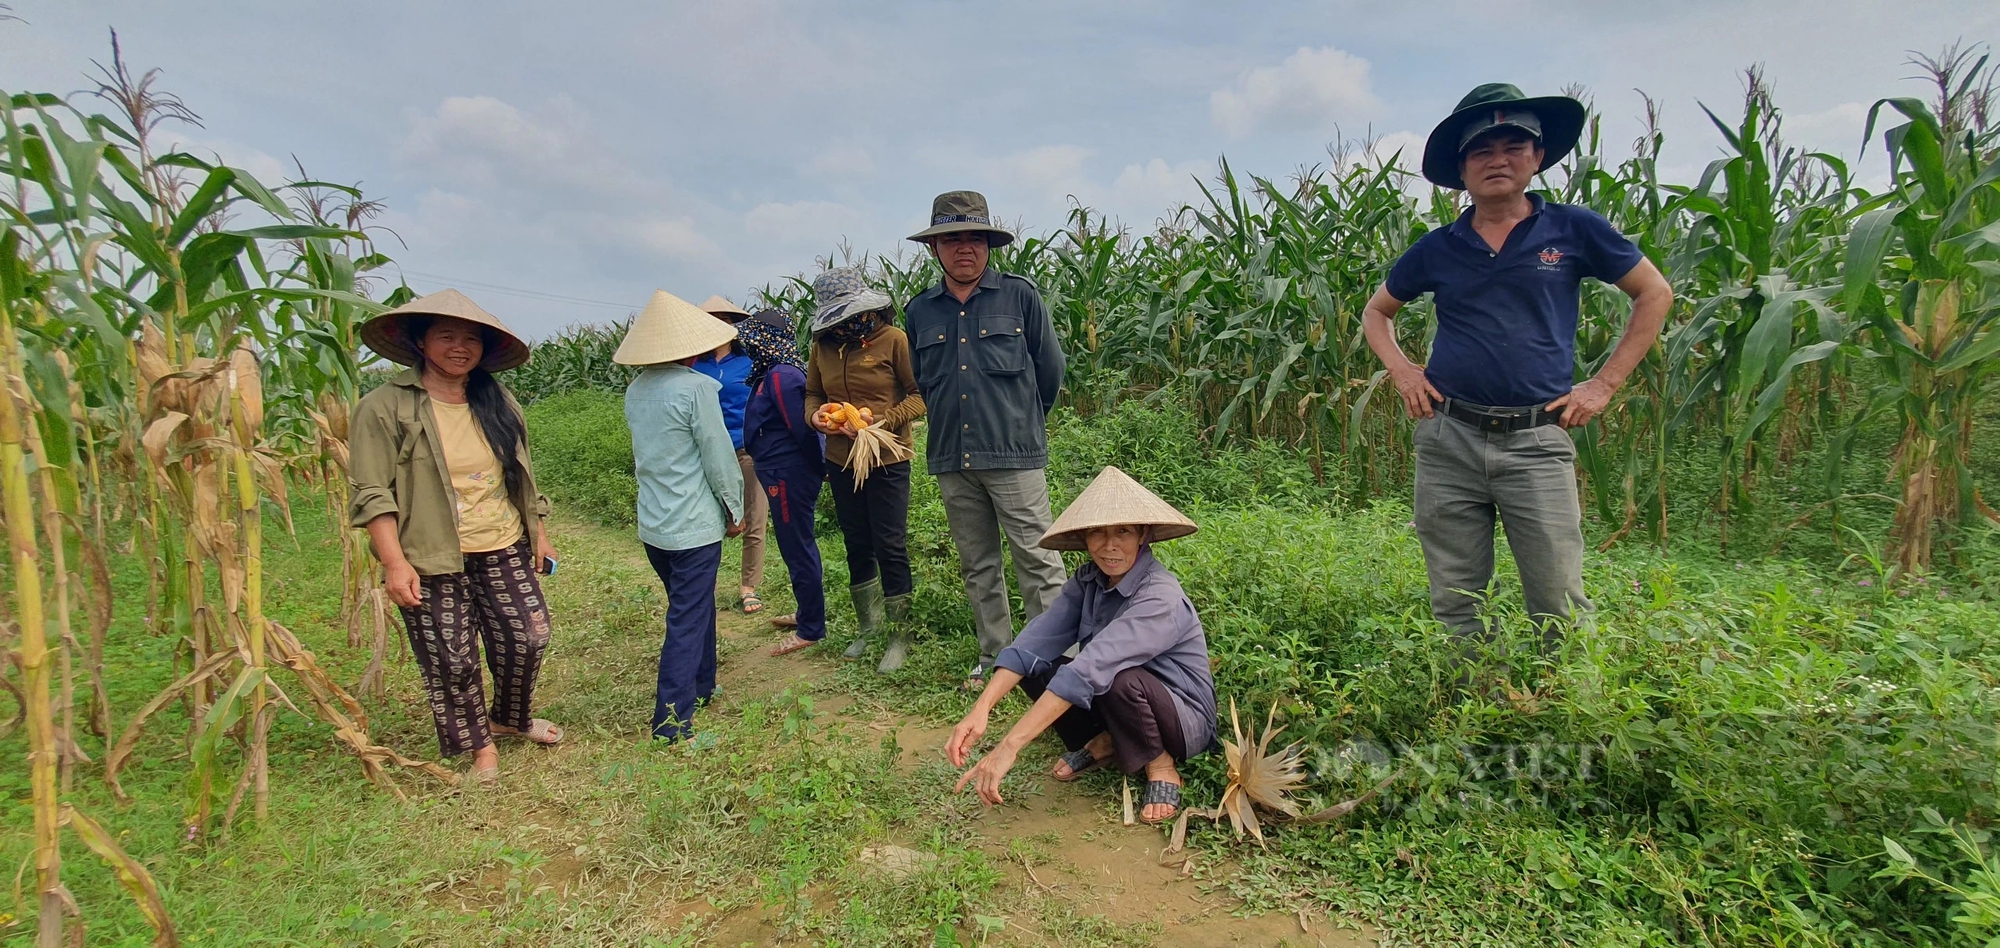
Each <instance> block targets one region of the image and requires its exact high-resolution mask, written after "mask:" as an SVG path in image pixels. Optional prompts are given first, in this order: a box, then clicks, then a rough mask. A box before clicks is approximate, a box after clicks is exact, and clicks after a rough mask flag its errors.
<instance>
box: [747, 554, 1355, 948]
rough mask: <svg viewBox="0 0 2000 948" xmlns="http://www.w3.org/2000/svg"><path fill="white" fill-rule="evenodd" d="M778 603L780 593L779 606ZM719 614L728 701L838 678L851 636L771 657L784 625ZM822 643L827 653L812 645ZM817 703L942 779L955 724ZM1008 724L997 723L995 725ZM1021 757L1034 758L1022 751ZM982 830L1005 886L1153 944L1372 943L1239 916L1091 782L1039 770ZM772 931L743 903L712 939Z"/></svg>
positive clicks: (1295, 923)
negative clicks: (880, 736) (1142, 934)
mask: <svg viewBox="0 0 2000 948" xmlns="http://www.w3.org/2000/svg"><path fill="white" fill-rule="evenodd" d="M774 559H775V558H774ZM773 565H774V566H775V565H776V564H775V563H774V564H773ZM734 593H735V589H734V588H733V586H725V587H723V588H721V589H720V590H719V592H718V596H719V597H721V598H720V601H722V602H733V601H734V598H735V597H734ZM776 605H777V604H776V603H773V607H774V609H775V607H776ZM828 606H829V608H841V606H842V604H841V603H839V602H829V604H828ZM721 615H722V619H721V624H720V646H719V651H720V653H721V667H720V670H719V673H718V677H719V680H720V683H721V686H722V688H723V693H724V700H725V701H731V700H741V699H748V698H756V697H762V696H767V695H771V694H776V693H778V692H780V691H782V690H784V689H786V688H790V687H794V686H799V685H807V686H823V685H829V684H830V683H831V679H832V677H833V675H834V674H835V666H834V664H833V663H834V662H837V661H839V659H838V653H837V651H836V650H837V649H838V648H841V647H843V646H844V645H845V642H835V641H829V642H828V643H826V644H824V645H820V646H815V647H814V648H812V649H808V650H806V651H804V652H800V653H795V654H793V655H788V656H783V657H778V658H773V657H771V656H770V655H769V654H768V650H769V648H770V647H771V645H773V644H774V643H776V642H777V641H778V640H779V638H780V633H779V632H777V631H776V630H774V629H773V628H772V627H771V626H770V624H769V623H768V622H767V621H765V618H764V617H763V616H762V615H760V616H757V617H751V616H745V615H742V614H740V613H738V612H735V611H733V610H724V611H723V612H722V613H721ZM822 649H824V650H826V651H825V654H815V653H818V652H820V651H821V650H822ZM828 690H833V689H828ZM818 708H819V709H820V710H821V711H823V712H826V713H829V714H836V715H848V716H849V717H850V719H852V718H853V717H855V716H858V715H862V714H865V715H866V716H867V717H866V721H865V723H864V724H862V726H863V727H865V728H867V729H869V730H871V731H874V732H878V733H885V734H886V733H890V732H893V733H894V734H895V735H896V742H897V745H898V746H899V747H901V748H902V750H903V759H902V765H903V766H904V767H905V768H906V769H907V770H908V771H909V772H910V773H911V774H912V776H913V777H917V776H918V772H919V771H920V770H922V771H924V773H923V777H924V778H926V779H943V777H942V775H934V773H933V772H934V771H935V770H936V769H937V767H936V766H935V765H939V764H945V759H944V754H943V747H944V742H945V739H946V737H947V736H949V733H950V728H949V727H941V726H938V725H937V724H935V723H934V722H930V721H925V720H921V719H917V718H912V717H908V716H905V715H900V714H897V713H895V712H893V711H891V710H889V709H886V708H879V707H866V706H863V705H860V704H857V703H856V702H855V701H854V699H853V698H852V697H850V696H849V695H847V694H844V693H834V694H830V695H828V696H827V697H826V698H825V699H824V700H819V701H818ZM1003 725H1004V722H1001V721H996V722H995V727H996V728H998V727H1001V726H1003ZM945 765H946V766H948V764H945ZM1022 766H1023V767H1031V766H1035V765H1033V764H1030V763H1025V762H1024V763H1023V764H1022ZM1039 770H1040V768H1039V767H1036V771H1037V772H1039ZM980 834H981V840H980V848H981V849H983V850H984V851H985V852H986V853H987V854H988V855H989V856H990V857H992V859H993V861H994V864H995V865H998V866H1002V867H1004V871H1005V874H1006V881H1005V882H1004V883H1003V884H1002V887H1001V888H1002V889H1004V890H1007V891H1009V892H1012V893H1018V895H1019V897H1020V898H1021V899H1023V900H1024V902H1026V903H1028V904H1031V905H1032V904H1037V903H1039V902H1041V901H1042V900H1047V899H1053V900H1058V901H1060V902H1062V903H1066V905H1067V907H1068V908H1069V909H1070V910H1071V912H1070V913H1061V914H1074V915H1077V916H1086V917H1087V916H1093V915H1094V916H1102V917H1103V918H1105V919H1107V920H1108V921H1110V922H1112V923H1115V924H1116V925H1118V926H1121V927H1126V928H1130V929H1133V930H1139V931H1145V930H1150V931H1152V932H1153V933H1154V938H1153V942H1154V943H1156V944H1177V945H1184V946H1202V945H1294V946H1324V948H1354V946H1368V945H1373V944H1375V939H1374V938H1373V937H1372V935H1370V934H1369V933H1366V932H1356V931H1354V930H1352V929H1345V930H1343V929H1337V928H1334V927H1333V926H1332V925H1331V924H1330V923H1329V922H1328V920H1327V919H1326V918H1325V917H1323V916H1322V917H1318V918H1301V917H1296V916H1288V915H1279V914H1271V915H1262V916H1252V917H1247V918H1246V917H1238V916H1237V915H1235V914H1233V913H1234V912H1237V911H1239V910H1240V907H1241V905H1240V903H1239V902H1237V901H1236V900H1235V899H1234V898H1231V897H1230V896H1228V895H1226V894H1222V893H1219V892H1211V893H1204V892H1203V891H1202V890H1201V888H1200V885H1199V883H1198V882H1197V881H1196V880H1195V879H1194V878H1192V877H1191V875H1190V872H1191V869H1192V867H1191V866H1190V865H1188V863H1187V860H1186V857H1174V858H1171V859H1168V864H1166V865H1162V860H1163V858H1167V857H1163V856H1162V854H1161V850H1162V848H1163V846H1164V845H1165V842H1166V840H1165V837H1164V834H1162V832H1161V831H1160V830H1159V829H1157V828H1155V827H1148V826H1144V825H1135V826H1125V825H1123V820H1122V818H1121V817H1120V815H1119V813H1118V806H1117V805H1116V801H1114V800H1112V799H1109V798H1106V797H1105V796H1103V795H1102V794H1101V793H1098V792H1094V791H1092V790H1090V789H1088V788H1082V787H1075V786H1069V785H1064V784H1061V783H1058V782H1057V781H1056V780H1055V779H1054V778H1052V777H1048V776H1042V777H1041V778H1040V779H1039V780H1037V781H1036V782H1034V783H1033V784H1032V785H1031V786H1030V789H1029V791H1028V793H1026V794H1024V795H1019V796H1016V797H1012V798H1010V799H1009V801H1008V803H1007V805H1005V806H1001V807H996V808H993V809H990V810H986V811H985V812H984V813H983V815H982V817H981V823H980ZM1046 915H1047V913H1043V916H1044V917H1046ZM772 934H774V931H773V930H772V929H770V928H769V926H768V925H766V924H764V923H763V921H762V920H761V919H760V918H757V917H756V915H755V913H753V912H749V911H747V910H746V911H742V912H738V913H735V914H734V915H733V916H732V917H729V918H726V919H724V920H722V923H721V924H720V925H719V926H718V928H717V930H716V933H715V936H714V940H713V943H714V944H717V945H735V944H739V943H742V942H750V943H756V944H762V943H765V941H764V940H767V939H768V937H769V936H771V935H772ZM760 939H763V940H760ZM1048 942H1049V936H1048V935H1047V934H1046V933H1043V932H1038V931H1035V930H1034V929H1032V928H1029V927H1026V926H1024V925H1021V924H1020V923H1018V922H1014V921H1010V922H1009V923H1008V925H1007V927H1006V929H1004V930H1003V931H1001V932H997V933H995V934H994V935H993V936H992V938H991V939H989V940H988V941H986V942H983V944H1023V945H1028V944H1046V943H1048Z"/></svg>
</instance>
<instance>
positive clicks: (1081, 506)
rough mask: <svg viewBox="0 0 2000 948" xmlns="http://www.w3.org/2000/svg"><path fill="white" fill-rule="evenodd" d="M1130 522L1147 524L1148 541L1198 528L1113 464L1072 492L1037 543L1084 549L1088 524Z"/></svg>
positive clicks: (1049, 547) (1054, 547)
mask: <svg viewBox="0 0 2000 948" xmlns="http://www.w3.org/2000/svg"><path fill="white" fill-rule="evenodd" d="M1120 523H1130V524H1135V525H1139V526H1147V527H1151V528H1153V529H1152V535H1151V536H1150V537H1149V538H1148V541H1149V542H1152V543H1158V542H1160V541H1161V540H1175V539H1179V538H1181V537H1184V536H1188V535H1189V534H1192V533H1194V532H1195V531H1196V530H1197V529H1200V528H1198V527H1196V526H1195V525H1194V521H1192V520H1189V519H1188V518H1187V514H1184V513H1181V512H1180V511H1178V510H1176V509H1174V505H1173V504H1170V503H1167V502H1166V501H1164V500H1161V499H1160V497H1159V495H1158V494H1155V493H1153V492H1152V491H1149V490H1147V489H1146V488H1145V485H1143V484H1140V483H1139V482H1138V481H1135V480H1133V479H1132V477H1131V475H1129V474H1126V473H1125V472H1124V471H1121V470H1119V469H1117V468H1116V467H1106V468H1105V469H1104V470H1103V471H1101V472H1099V473H1098V475H1097V479H1096V480H1093V481H1091V482H1090V486H1089V487H1086V488H1084V489H1083V493H1081V494H1078V495H1076V500H1074V501H1071V502H1070V505H1069V508H1068V509H1066V510H1064V511H1063V512H1062V516H1060V517H1057V518H1056V522H1055V523H1054V524H1052V525H1050V527H1049V532H1047V533H1044V534H1042V540H1041V542H1040V543H1039V544H1037V545H1038V546H1040V547H1041V548H1042V549H1044V550H1081V549H1085V546H1084V542H1083V538H1084V534H1086V533H1088V532H1089V531H1090V529H1091V528H1092V527H1109V526H1113V525H1115V524H1120Z"/></svg>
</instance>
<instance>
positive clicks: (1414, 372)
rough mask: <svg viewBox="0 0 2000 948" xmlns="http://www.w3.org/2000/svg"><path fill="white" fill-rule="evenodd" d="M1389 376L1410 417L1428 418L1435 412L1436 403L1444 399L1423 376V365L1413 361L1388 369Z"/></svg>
mask: <svg viewBox="0 0 2000 948" xmlns="http://www.w3.org/2000/svg"><path fill="white" fill-rule="evenodd" d="M1389 378H1390V380H1391V381H1393V382H1395V383H1396V392H1397V394H1399V395H1401V396H1403V408H1404V409H1405V410H1407V411H1409V413H1410V417H1411V418H1429V417H1430V416H1432V415H1434V414H1436V413H1437V409H1436V407H1435V406H1436V405H1437V403H1438V402H1441V401H1444V396H1443V395H1439V394H1438V390H1437V389H1435V388H1432V387H1431V380H1430V379H1427V378H1425V377H1424V367H1423V366H1421V365H1417V364H1416V363H1414V362H1412V363H1409V364H1408V365H1406V366H1405V367H1403V368H1400V369H1390V370H1389Z"/></svg>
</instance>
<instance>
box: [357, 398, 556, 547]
mask: <svg viewBox="0 0 2000 948" xmlns="http://www.w3.org/2000/svg"><path fill="white" fill-rule="evenodd" d="M507 402H508V404H510V405H513V404H514V396H512V395H508V396H507ZM514 410H515V411H517V412H518V411H520V410H521V406H519V405H514ZM347 450H348V459H347V483H348V489H349V491H351V495H350V498H349V503H348V523H349V524H350V525H352V526H356V527H366V526H368V521H370V520H373V519H375V518H376V517H379V516H381V515H383V514H394V515H395V516H396V536H397V538H398V539H399V540H400V541H401V542H402V546H403V558H404V559H407V560H409V561H410V565H411V566H412V567H414V568H415V569H416V571H417V574H418V575H420V576H438V575H443V574H448V573H463V572H465V554H463V553H460V552H459V549H458V492H457V491H455V490H453V489H452V486H451V468H450V467H449V466H447V465H446V463H445V457H444V445H443V442H442V441H440V440H439V438H438V429H437V418H436V416H435V415H433V414H432V413H431V396H430V393H429V392H427V391H425V390H424V382H423V374H422V373H421V372H419V371H418V370H416V369H409V370H406V371H404V372H402V373H400V374H398V375H397V376H396V377H395V378H393V379H390V380H389V381H387V382H384V383H382V384H381V385H380V386H377V387H376V389H375V390H374V391H372V392H369V393H368V394H366V395H364V396H362V397H361V403H360V404H359V405H356V406H355V408H354V421H353V422H352V423H351V425H350V426H349V431H348V442H347ZM521 468H522V470H523V471H524V472H526V473H527V474H528V477H527V478H526V480H525V481H524V482H523V483H522V485H521V487H522V490H521V492H520V493H519V494H515V495H513V496H512V497H510V498H509V499H510V500H512V501H513V502H514V508H515V509H516V510H519V511H520V512H521V526H522V527H524V528H525V529H526V530H527V531H528V536H529V538H531V539H532V538H533V537H534V535H535V523H536V520H537V518H541V517H546V516H548V515H549V499H548V498H547V497H544V496H542V495H541V494H540V493H538V492H537V491H536V490H535V476H534V473H533V471H534V463H533V462H532V461H530V460H529V459H528V446H527V445H525V444H523V445H521Z"/></svg>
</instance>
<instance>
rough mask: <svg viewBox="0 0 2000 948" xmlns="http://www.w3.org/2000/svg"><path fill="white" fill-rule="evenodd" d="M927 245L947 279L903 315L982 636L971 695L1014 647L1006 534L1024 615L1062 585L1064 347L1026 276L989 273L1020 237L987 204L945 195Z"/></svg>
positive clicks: (925, 235)
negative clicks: (1051, 466)
mask: <svg viewBox="0 0 2000 948" xmlns="http://www.w3.org/2000/svg"><path fill="white" fill-rule="evenodd" d="M910 239H911V240H914V241H917V242H918V243H921V244H924V245H925V246H927V247H929V248H930V250H931V254H932V255H933V256H935V257H936V258H937V260H938V264H939V265H940V266H941V267H942V268H943V270H944V279H943V280H942V281H941V282H940V283H939V284H938V285H937V286H934V287H932V288H930V289H928V290H926V291H924V292H923V293H921V294H918V296H917V298H916V299H913V300H911V301H910V302H909V304H908V305H907V306H905V307H904V309H903V312H904V316H905V321H906V323H907V324H908V326H909V335H910V346H911V348H912V350H913V351H914V352H915V354H916V365H917V387H918V388H919V389H921V390H922V393H923V396H924V404H925V405H927V406H928V407H929V411H930V431H929V434H928V435H927V442H928V467H929V469H930V472H931V474H932V475H934V476H935V477H937V479H938V492H939V493H940V494H941V495H942V496H943V498H944V506H945V517H946V519H947V520H948V521H949V523H950V525H951V539H952V543H953V544H954V545H955V546H957V547H958V559H959V571H960V573H961V574H962V575H963V576H964V577H965V594H966V597H967V598H969V599H971V600H972V610H973V615H974V619H975V623H976V625H977V627H978V630H979V664H978V665H977V666H976V667H974V668H973V669H972V670H971V671H970V672H968V673H967V676H966V679H967V681H966V684H967V686H968V687H971V688H973V689H975V690H976V689H978V688H982V687H984V685H985V678H986V673H987V672H988V671H989V670H991V669H992V667H993V661H994V659H995V658H997V657H998V656H999V654H1000V650H1001V649H1003V648H1006V647H1007V644H1008V643H1009V642H1011V641H1013V639H1014V624H1013V615H1012V612H1011V610H1010V609H1009V607H1008V603H1007V580H1006V576H1005V574H1004V573H1002V571H1001V557H1000V537H1001V534H1002V533H1003V532H1004V533H1005V534H1006V537H1007V544H1008V546H1009V547H1011V548H1012V550H1013V554H1014V577H1015V580H1016V581H1017V582H1018V583H1019V585H1020V587H1021V602H1022V605H1023V607H1024V608H1025V610H1026V612H1027V618H1028V619H1033V618H1034V617H1036V616H1038V615H1041V614H1042V610H1044V609H1046V608H1048V605H1049V603H1050V602H1052V601H1054V599H1055V597H1056V594H1057V593H1058V592H1060V591H1061V589H1062V584H1063V580H1064V579H1065V578H1066V574H1065V571H1064V569H1063V562H1062V556H1061V554H1058V553H1055V552H1052V551H1049V550H1044V549H1042V548H1041V547H1040V546H1039V545H1038V544H1039V542H1040V540H1041V537H1042V534H1043V533H1045V532H1047V530H1048V528H1049V523H1050V521H1051V520H1052V519H1053V518H1052V517H1051V516H1050V514H1049V487H1048V480H1047V479H1046V478H1045V477H1044V476H1043V473H1042V469H1043V468H1044V467H1045V466H1046V465H1047V464H1048V456H1049V448H1048V422H1047V419H1048V413H1049V410H1050V409H1052V408H1054V407H1055V403H1056V395H1057V393H1059V392H1060V391H1061V390H1062V379H1063V354H1062V345H1061V343H1060V341H1059V340H1058V339H1057V338H1056V332H1055V325H1054V323H1053V322H1052V321H1050V319H1049V311H1048V308H1047V307H1045V306H1043V305H1042V295H1041V292H1040V291H1039V290H1037V289H1036V288H1035V284H1034V283H1033V282H1032V281H1030V280H1028V279H1027V278H1026V277H1020V276H1015V275H1014V274H1011V273H1002V272H1000V271H998V270H995V269H993V268H991V267H989V266H988V265H987V262H988V258H989V255H990V253H991V250H992V248H994V247H1001V246H1005V245H1006V244H1008V243H1010V242H1012V241H1013V239H1014V235H1013V234H1010V233H1008V232H1007V231H1006V230H1003V229H1001V228H1000V227H998V226H996V225H995V224H994V223H993V219H992V215H991V214H990V213H989V212H988V211H987V209H986V198H985V197H983V196H981V195H980V194H978V193H976V192H973V191H951V192H947V193H945V194H940V195H938V197H937V200H936V201H934V202H932V204H931V226H930V227H929V228H927V229H925V230H923V231H922V232H919V233H917V234H915V235H912V236H911V237H910Z"/></svg>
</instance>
